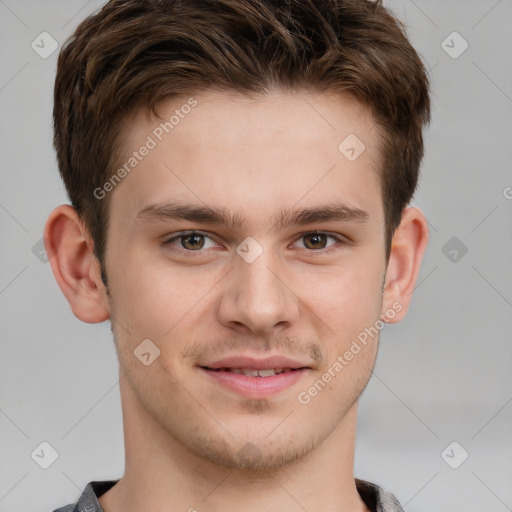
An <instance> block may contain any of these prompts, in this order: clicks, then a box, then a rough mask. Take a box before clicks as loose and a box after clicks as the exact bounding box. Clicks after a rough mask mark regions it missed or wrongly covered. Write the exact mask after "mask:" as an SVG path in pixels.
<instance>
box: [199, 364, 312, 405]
mask: <svg viewBox="0 0 512 512" xmlns="http://www.w3.org/2000/svg"><path fill="white" fill-rule="evenodd" d="M199 369H200V370H201V372H203V373H204V374H205V375H206V376H208V377H209V379H210V382H211V381H212V380H213V382H214V383H215V384H219V385H221V386H222V387H224V388H225V389H228V390H230V391H234V392H235V393H237V394H238V395H243V396H245V397H247V398H252V399H263V398H266V397H269V396H272V395H276V394H277V393H279V392H281V391H284V390H285V389H287V388H289V387H291V386H293V385H294V384H296V383H297V382H298V381H299V380H300V379H302V378H303V377H304V375H306V374H307V373H309V372H310V371H312V369H311V368H310V367H309V366H307V365H305V364H303V363H301V362H299V361H294V360H291V359H289V358H286V357H282V356H273V357H269V358H267V359H263V360H258V359H253V358H248V357H229V358H225V359H222V360H219V361H216V362H213V363H208V364H206V365H200V366H199Z"/></svg>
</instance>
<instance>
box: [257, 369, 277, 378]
mask: <svg viewBox="0 0 512 512" xmlns="http://www.w3.org/2000/svg"><path fill="white" fill-rule="evenodd" d="M257 373H258V375H259V376H260V377H272V375H276V372H275V371H274V370H272V369H270V370H258V372H257Z"/></svg>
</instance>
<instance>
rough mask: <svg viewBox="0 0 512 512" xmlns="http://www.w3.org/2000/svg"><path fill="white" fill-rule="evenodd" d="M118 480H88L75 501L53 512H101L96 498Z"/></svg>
mask: <svg viewBox="0 0 512 512" xmlns="http://www.w3.org/2000/svg"><path fill="white" fill-rule="evenodd" d="M118 481H119V480H102V481H93V482H89V483H88V484H87V485H86V486H85V489H84V490H83V492H82V494H81V495H80V497H79V498H78V501H76V503H71V504H69V505H65V506H63V507H60V508H57V509H55V510H54V511H53V512H103V509H102V508H101V505H100V503H99V501H98V498H99V497H100V496H101V495H102V494H104V493H106V492H107V491H108V490H109V489H110V488H111V487H113V486H114V485H115V484H116V483H117V482H118Z"/></svg>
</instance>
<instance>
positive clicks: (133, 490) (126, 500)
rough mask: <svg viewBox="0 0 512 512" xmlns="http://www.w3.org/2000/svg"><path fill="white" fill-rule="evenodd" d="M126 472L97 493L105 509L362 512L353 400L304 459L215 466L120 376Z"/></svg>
mask: <svg viewBox="0 0 512 512" xmlns="http://www.w3.org/2000/svg"><path fill="white" fill-rule="evenodd" d="M120 385H121V396H122V406H123V425H124V443H125V473H124V475H123V477H122V478H121V479H120V481H119V482H118V483H117V484H116V485H115V486H114V487H112V488H111V489H110V490H109V491H108V492H107V493H105V494H104V495H103V496H101V497H100V498H99V502H100V505H101V506H102V508H103V510H104V511H105V512H120V511H123V512H142V511H144V510H153V511H155V512H160V511H162V512H164V511H165V512H173V511H189V512H194V511H197V512H202V511H204V510H208V511H209V512H217V511H218V512H221V511H222V512H231V511H235V510H240V509H241V508H243V510H244V511H246V512H253V511H254V512H256V511H260V510H261V506H262V503H265V504H272V508H273V509H275V510H307V511H308V512H316V511H325V510H332V511H336V512H367V511H368V508H367V507H366V506H365V504H364V502H363V501H362V499H361V497H360V496H359V494H358V492H357V490H356V486H355V480H354V475H353V466H354V448H355V432H356V418H357V402H356V403H355V404H354V405H353V406H352V408H351V409H350V410H349V412H348V413H347V415H346V416H345V418H343V420H342V421H341V422H340V423H339V424H338V425H337V427H336V428H335V429H334V430H333V431H332V432H331V433H330V434H329V435H328V436H327V437H326V438H325V439H324V440H323V442H322V443H320V445H318V446H317V447H316V448H315V449H313V450H312V451H310V452H309V453H308V454H307V455H306V456H304V457H303V458H301V459H299V460H297V461H296V462H295V463H293V464H289V465H286V466H283V467H280V468H278V469H274V470H272V471H267V470H263V471H261V472H257V473H256V472H254V471H251V470H248V469H239V468H230V467H225V466H221V465H219V464H216V463H214V462H212V461H210V460H207V459H205V458H204V457H202V456H199V455H197V454H196V453H193V452H192V451H191V450H189V449H188V448H187V447H184V446H183V445H182V444H180V443H178V442H177V441H176V440H175V439H174V438H173V437H171V435H170V434H169V432H167V431H166V430H164V429H163V428H162V427H161V426H160V425H159V424H158V423H157V422H156V421H155V420H154V418H153V417H152V416H151V415H150V414H149V413H148V412H147V411H146V410H145V409H143V408H142V407H141V405H140V403H139V402H138V400H137V398H136V396H135V395H134V393H133V392H132V390H131V388H130V387H129V385H127V383H126V380H125V379H122V381H121V384H120Z"/></svg>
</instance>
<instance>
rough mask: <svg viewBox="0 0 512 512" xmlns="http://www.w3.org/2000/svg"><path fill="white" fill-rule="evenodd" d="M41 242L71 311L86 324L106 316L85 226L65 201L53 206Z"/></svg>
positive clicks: (98, 271)
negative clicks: (62, 203) (42, 241)
mask: <svg viewBox="0 0 512 512" xmlns="http://www.w3.org/2000/svg"><path fill="white" fill-rule="evenodd" d="M43 238H44V244H45V249H46V252H47V254H48V261H49V262H50V265H51V268H52V271H53V275H54V276H55V279H56V281H57V283H58V285H59V287H60V289H61V290H62V293H63V294H64V296H65V297H66V299H67V300H68V302H69V305H70V306H71V310H72V311H73V314H74V315H75V316H76V317H77V318H79V319H80V320H82V321H83V322H87V323H99V322H103V321H104V320H107V319H108V318H109V316H110V315H109V310H108V300H107V295H106V289H105V285H104V284H103V282H102V280H101V274H100V265H99V262H98V260H97V258H96V257H95V256H94V252H93V245H92V241H91V240H90V237H89V235H88V232H87V229H86V228H85V226H84V225H83V223H82V221H81V220H80V218H79V217H78V215H77V213H76V210H75V209H74V208H73V207H72V206H70V205H67V204H64V205H60V206H58V207H57V208H55V209H54V210H53V211H52V212H51V214H50V216H49V217H48V220H47V221H46V225H45V229H44V237H43Z"/></svg>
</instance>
